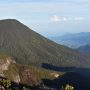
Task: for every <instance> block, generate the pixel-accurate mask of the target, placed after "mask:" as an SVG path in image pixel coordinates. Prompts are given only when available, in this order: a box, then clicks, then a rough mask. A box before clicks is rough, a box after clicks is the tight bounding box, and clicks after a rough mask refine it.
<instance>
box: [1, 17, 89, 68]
mask: <svg viewBox="0 0 90 90" xmlns="http://www.w3.org/2000/svg"><path fill="white" fill-rule="evenodd" d="M0 52H3V53H6V54H9V55H10V56H12V57H14V58H15V60H16V62H18V63H23V64H29V65H30V64H31V65H37V66H41V64H42V63H48V64H53V65H56V66H63V67H64V66H65V67H71V66H75V67H89V66H90V61H89V60H90V59H89V58H87V57H85V56H83V55H81V54H79V53H77V52H75V51H73V50H72V49H70V48H67V47H65V46H62V45H59V44H56V43H54V42H52V41H50V40H48V39H46V38H45V37H43V36H41V35H39V34H38V33H36V32H34V31H32V30H31V29H29V28H28V27H27V26H25V25H24V24H22V23H20V22H19V21H17V20H14V19H6V20H1V21H0Z"/></svg>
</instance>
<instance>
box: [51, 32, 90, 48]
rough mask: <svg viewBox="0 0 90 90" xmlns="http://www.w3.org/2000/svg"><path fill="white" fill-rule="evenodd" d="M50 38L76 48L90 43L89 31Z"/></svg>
mask: <svg viewBox="0 0 90 90" xmlns="http://www.w3.org/2000/svg"><path fill="white" fill-rule="evenodd" d="M51 40H54V41H55V42H57V43H59V44H63V45H66V46H69V47H71V48H78V47H80V46H83V45H87V44H90V32H81V33H75V34H66V35H63V36H58V37H52V38H51Z"/></svg>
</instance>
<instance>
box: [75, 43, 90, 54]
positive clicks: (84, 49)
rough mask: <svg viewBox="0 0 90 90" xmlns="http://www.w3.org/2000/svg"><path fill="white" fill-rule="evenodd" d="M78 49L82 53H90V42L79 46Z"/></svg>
mask: <svg viewBox="0 0 90 90" xmlns="http://www.w3.org/2000/svg"><path fill="white" fill-rule="evenodd" d="M76 50H77V51H79V52H82V53H86V54H90V44H87V45H84V46H80V47H79V48H76Z"/></svg>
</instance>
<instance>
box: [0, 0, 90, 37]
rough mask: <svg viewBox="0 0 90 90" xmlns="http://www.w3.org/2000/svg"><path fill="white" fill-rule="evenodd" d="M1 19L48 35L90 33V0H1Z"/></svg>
mask: <svg viewBox="0 0 90 90" xmlns="http://www.w3.org/2000/svg"><path fill="white" fill-rule="evenodd" d="M0 19H17V20H19V21H20V22H22V23H24V24H25V25H27V26H28V27H30V28H31V29H32V30H34V31H36V32H38V33H40V34H42V35H44V36H46V37H50V36H60V35H62V34H66V33H78V32H90V25H89V24H90V0H0Z"/></svg>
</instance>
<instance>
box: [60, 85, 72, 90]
mask: <svg viewBox="0 0 90 90" xmlns="http://www.w3.org/2000/svg"><path fill="white" fill-rule="evenodd" d="M61 90H74V87H73V86H71V85H69V84H67V85H66V86H65V87H63V86H62V88H61Z"/></svg>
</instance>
